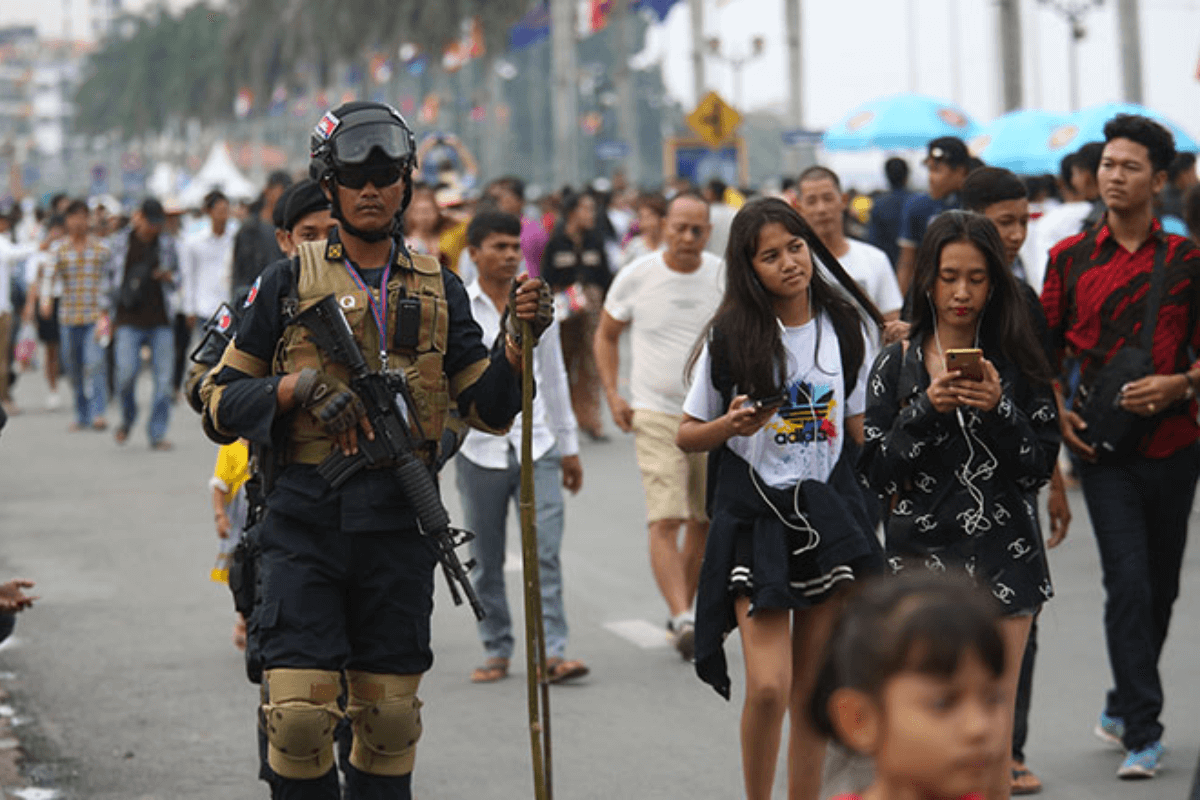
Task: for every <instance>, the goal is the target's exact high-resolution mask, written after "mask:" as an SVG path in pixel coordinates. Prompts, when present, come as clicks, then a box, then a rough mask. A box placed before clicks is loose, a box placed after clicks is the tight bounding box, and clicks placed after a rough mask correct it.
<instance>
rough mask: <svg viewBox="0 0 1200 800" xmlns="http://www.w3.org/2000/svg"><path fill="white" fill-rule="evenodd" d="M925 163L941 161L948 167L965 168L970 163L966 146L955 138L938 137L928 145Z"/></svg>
mask: <svg viewBox="0 0 1200 800" xmlns="http://www.w3.org/2000/svg"><path fill="white" fill-rule="evenodd" d="M925 161H926V162H927V163H928V162H930V161H941V162H943V163H944V164H946V165H947V166H949V167H966V166H969V165H970V163H971V154H970V153H969V152H968V151H967V145H966V143H965V142H964V141H963V140H962V139H959V138H958V137H957V136H939V137H938V138H936V139H934V140H933V141H931V142H930V143H929V154H928V155H927V156H926V157H925Z"/></svg>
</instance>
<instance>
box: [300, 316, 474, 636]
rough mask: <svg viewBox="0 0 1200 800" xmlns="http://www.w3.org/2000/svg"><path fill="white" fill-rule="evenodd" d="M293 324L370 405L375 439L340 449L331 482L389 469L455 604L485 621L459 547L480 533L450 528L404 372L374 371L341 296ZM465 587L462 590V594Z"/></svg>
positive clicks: (331, 465) (331, 460) (328, 463)
mask: <svg viewBox="0 0 1200 800" xmlns="http://www.w3.org/2000/svg"><path fill="white" fill-rule="evenodd" d="M293 322H294V323H296V324H298V325H303V326H304V327H305V328H306V329H308V332H309V334H310V335H311V336H312V339H313V342H314V343H315V344H316V345H317V347H319V348H320V349H321V350H323V351H324V352H325V355H326V356H327V357H328V358H329V359H330V360H331V361H333V362H335V363H338V364H341V365H342V366H345V367H347V368H348V369H349V370H350V388H351V389H352V390H353V391H354V393H355V394H357V395H358V397H359V399H361V400H362V402H363V405H364V406H366V409H367V418H368V419H369V420H370V421H371V427H372V428H373V429H374V431H375V438H374V439H368V438H366V437H365V436H363V435H361V433H360V435H359V437H358V452H357V453H356V454H355V455H352V456H347V455H345V454H344V453H342V451H341V450H337V449H335V450H334V451H333V452H332V453H330V454H329V456H328V457H326V458H325V460H324V461H322V462H321V463H320V464H319V465H318V466H317V471H318V472H319V473H320V474H321V476H322V477H324V478H325V479H326V480H328V481H329V483H330V485H331V486H333V487H334V488H337V487H338V486H341V485H342V484H343V483H345V482H346V481H347V480H349V478H350V477H351V476H352V475H354V474H356V473H357V472H359V471H360V470H362V469H364V468H366V467H370V466H377V465H379V466H386V467H389V468H390V469H391V471H392V475H393V476H395V478H396V481H397V483H399V484H400V488H401V489H402V490H403V491H404V494H405V495H406V496H407V497H408V501H409V502H410V503H411V504H412V507H413V509H414V510H415V511H416V516H417V527H418V528H419V529H420V531H421V533H422V534H423V535H424V536H426V537H427V538H428V539H429V541H430V543H431V544H432V545H433V548H434V550H435V552H436V553H437V558H438V561H440V562H441V564H442V570H443V572H445V574H446V583H448V584H449V586H450V596H451V597H452V598H453V599H454V604H455V605H456V606H460V605H462V595H466V597H467V601H468V602H469V603H470V604H471V610H472V611H474V612H475V617H476V619H483V617H484V611H483V606H482V605H481V604H480V602H479V597H478V596H476V594H475V590H474V588H472V586H471V580H470V578H468V577H467V570H469V569H470V568H471V567H473V566H474V562H472V561H468V562H467V563H466V564H463V563H462V562H461V561H459V560H458V555H457V554H456V553H455V552H454V551H455V548H457V547H459V546H461V545H463V544H466V543H467V542H469V541H471V540H472V539H474V538H475V535H474V534H473V533H471V532H469V531H464V530H459V529H457V528H452V527H450V515H449V514H448V513H447V512H446V507H445V506H444V505H442V498H441V496H440V495H439V494H438V490H437V485H436V484H435V483H434V480H433V473H432V472H431V471H430V468H429V467H427V466H426V465H425V464H424V463H423V462H422V461H421V459H420V458H418V457H417V454H416V451H415V447H414V441H413V437H412V433H411V432H410V430H409V427H408V423H407V422H406V421H405V415H404V414H403V413H402V412H401V410H400V407H399V406H398V405H397V402H396V398H397V396H399V397H400V398H403V401H404V404H405V406H406V407H407V409H408V410H409V411H410V412H413V410H414V403H413V399H412V394H411V392H410V391H409V388H408V381H407V380H405V377H404V373H402V372H372V371H371V368H370V367H369V366H368V365H367V360H366V359H365V358H364V357H363V354H362V350H360V349H359V347H358V343H357V342H355V341H354V334H353V333H352V332H351V330H350V324H349V323H348V322H346V317H345V315H344V314H343V313H342V309H341V308H340V307H339V306H338V303H337V298H336V297H335V296H334V295H332V294H331V295H328V296H326V297H325V298H324V299H323V300H321V301H320V302H319V303H317V304H316V305H314V306H312V307H310V308H309V309H307V310H306V311H304V312H302V313H300V314H298V315H296V317H295V318H294V319H293ZM410 418H411V419H413V420H414V421H415V420H416V419H417V416H416V414H415V413H412V414H411V416H410ZM417 424H418V425H419V423H417ZM460 589H461V592H462V594H460V593H459V592H460Z"/></svg>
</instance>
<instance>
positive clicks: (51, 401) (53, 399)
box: [46, 392, 62, 411]
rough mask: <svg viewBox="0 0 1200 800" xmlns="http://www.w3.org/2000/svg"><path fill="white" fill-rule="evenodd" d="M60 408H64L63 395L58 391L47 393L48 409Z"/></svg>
mask: <svg viewBox="0 0 1200 800" xmlns="http://www.w3.org/2000/svg"><path fill="white" fill-rule="evenodd" d="M60 408H62V395H60V394H59V393H58V392H51V393H50V394H48V395H46V410H47V411H58V410H59V409H60Z"/></svg>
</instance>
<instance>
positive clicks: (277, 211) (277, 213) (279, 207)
mask: <svg viewBox="0 0 1200 800" xmlns="http://www.w3.org/2000/svg"><path fill="white" fill-rule="evenodd" d="M297 186H299V184H297V183H293V184H292V185H291V186H289V187H287V188H286V189H284V190H283V194H281V195H279V199H278V200H276V201H275V208H273V209H272V210H271V224H272V225H274V226H275V228H276V230H283V229H284V219H285V218H284V214H283V212H284V210H285V209H286V208H287V200H288V198H289V197H291V196H292V192H293V191H294V190H295V188H296V187H297Z"/></svg>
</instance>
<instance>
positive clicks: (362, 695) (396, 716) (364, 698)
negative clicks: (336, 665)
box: [346, 670, 421, 775]
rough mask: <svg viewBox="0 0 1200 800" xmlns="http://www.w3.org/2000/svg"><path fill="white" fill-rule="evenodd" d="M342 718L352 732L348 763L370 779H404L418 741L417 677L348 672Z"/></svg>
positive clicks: (419, 709)
mask: <svg viewBox="0 0 1200 800" xmlns="http://www.w3.org/2000/svg"><path fill="white" fill-rule="evenodd" d="M346 677H347V679H348V681H349V685H350V697H349V703H348V705H347V707H346V715H347V716H348V717H349V718H350V722H351V725H352V727H353V730H354V745H353V746H352V747H351V748H350V763H351V764H353V765H354V766H355V767H356V768H358V769H360V770H362V771H363V772H366V773H368V774H370V775H407V774H408V773H410V772H412V769H413V762H414V761H415V760H416V754H417V747H416V745H417V739H420V738H421V701H420V700H418V699H417V686H418V684H420V683H421V676H420V675H378V674H375V673H371V672H357V671H353V670H351V671H348V672H347V673H346Z"/></svg>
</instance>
